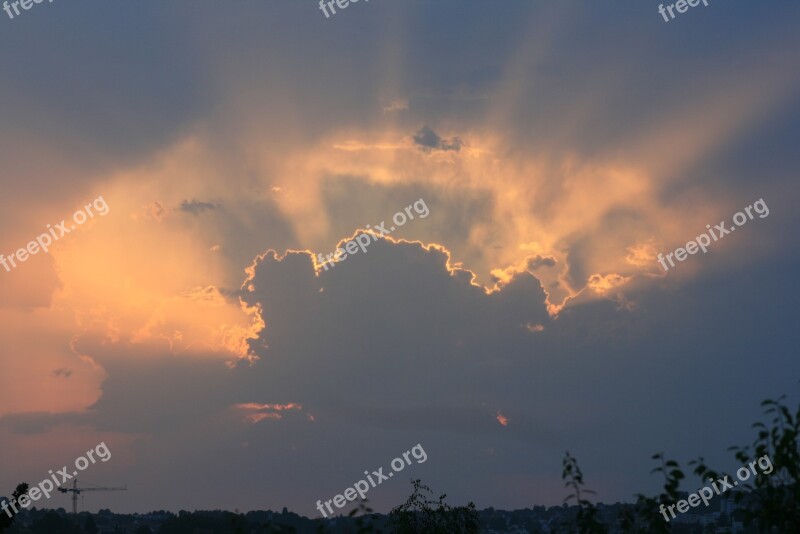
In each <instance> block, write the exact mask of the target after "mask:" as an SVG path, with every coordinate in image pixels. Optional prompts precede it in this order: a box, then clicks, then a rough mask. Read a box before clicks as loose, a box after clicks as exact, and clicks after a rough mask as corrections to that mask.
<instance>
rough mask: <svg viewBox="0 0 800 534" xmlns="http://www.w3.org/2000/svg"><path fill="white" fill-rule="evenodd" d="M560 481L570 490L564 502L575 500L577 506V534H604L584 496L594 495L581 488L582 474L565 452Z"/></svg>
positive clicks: (576, 462) (590, 491)
mask: <svg viewBox="0 0 800 534" xmlns="http://www.w3.org/2000/svg"><path fill="white" fill-rule="evenodd" d="M562 467H563V469H562V471H561V479H562V480H565V481H566V482H565V483H564V485H565V486H566V487H568V488H571V489H572V493H570V494H569V495H567V496H566V497H565V498H564V502H565V503H566V502H569V501H570V500H571V499H575V502H576V503H577V504H578V507H579V508H578V516H577V526H578V534H606V533H607V532H608V529H607V528H606V527H605V526H604V525H603V524H602V523H601V522H600V521H599V520H598V519H597V508H596V507H595V505H594V504H592V503H591V502H590V501H589V500H588V499H586V498H584V497H583V495H585V494H594V492H593V491H592V490H588V489H585V488H584V487H583V473H582V472H581V468H580V467H578V461H577V460H575V458H573V457H572V455H570V453H569V451H567V453H566V456H564V461H563V462H562Z"/></svg>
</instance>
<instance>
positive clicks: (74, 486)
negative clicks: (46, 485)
mask: <svg viewBox="0 0 800 534" xmlns="http://www.w3.org/2000/svg"><path fill="white" fill-rule="evenodd" d="M58 491H60V492H61V493H72V513H73V514H77V513H78V494H80V493H83V492H84V491H128V488H127V486H126V487H124V488H79V487H78V480H77V479H75V480H73V481H72V487H71V488H58Z"/></svg>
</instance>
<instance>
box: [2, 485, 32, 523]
mask: <svg viewBox="0 0 800 534" xmlns="http://www.w3.org/2000/svg"><path fill="white" fill-rule="evenodd" d="M27 494H28V485H27V484H26V483H24V482H23V483H22V484H19V485H18V486H17V488H16V489H15V490H14V493H12V494H11V497H12V501H13V502H14V503H15V504H17V503H18V502H19V498H20V497H22V496H23V495H27ZM7 509H8V510H9V512H10V513H11V517H9V516H8V513H9V512H5V511H4V510H0V532H2V531H4V530H6V529H7V528H9V527H10V526H11V524H12V523H13V522H14V518H16V516H17V513H16V512H14V509H13V508H11V507H10V506H8V507H7ZM17 509H19V505H18V504H17Z"/></svg>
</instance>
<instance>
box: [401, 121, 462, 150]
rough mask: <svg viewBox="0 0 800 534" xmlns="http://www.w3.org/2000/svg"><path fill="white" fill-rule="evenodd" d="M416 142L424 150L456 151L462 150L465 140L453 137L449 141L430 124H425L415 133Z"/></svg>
mask: <svg viewBox="0 0 800 534" xmlns="http://www.w3.org/2000/svg"><path fill="white" fill-rule="evenodd" d="M413 139H414V143H416V144H417V146H418V147H420V149H421V150H424V151H428V152H430V151H432V150H442V151H450V150H452V151H455V152H458V151H459V150H461V147H462V146H463V145H464V142H463V141H461V139H459V138H458V137H453V138H451V139H450V140H449V141H448V140H446V139H443V138H441V137H439V135H438V134H437V133H436V132H434V131H433V130H432V129H430V128H429V127H428V126H423V127H422V128H420V129H419V130H418V131H417V133H415V134H414V137H413Z"/></svg>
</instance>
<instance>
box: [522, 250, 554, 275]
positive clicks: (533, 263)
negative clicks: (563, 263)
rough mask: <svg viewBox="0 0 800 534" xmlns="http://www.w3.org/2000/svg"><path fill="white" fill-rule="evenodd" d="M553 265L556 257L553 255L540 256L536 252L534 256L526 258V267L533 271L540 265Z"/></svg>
mask: <svg viewBox="0 0 800 534" xmlns="http://www.w3.org/2000/svg"><path fill="white" fill-rule="evenodd" d="M555 265H556V258H555V257H554V256H542V255H540V254H537V255H536V256H532V257H529V258H527V265H526V267H527V269H528V270H529V271H530V272H535V271H536V270H537V269H539V268H541V267H555Z"/></svg>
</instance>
